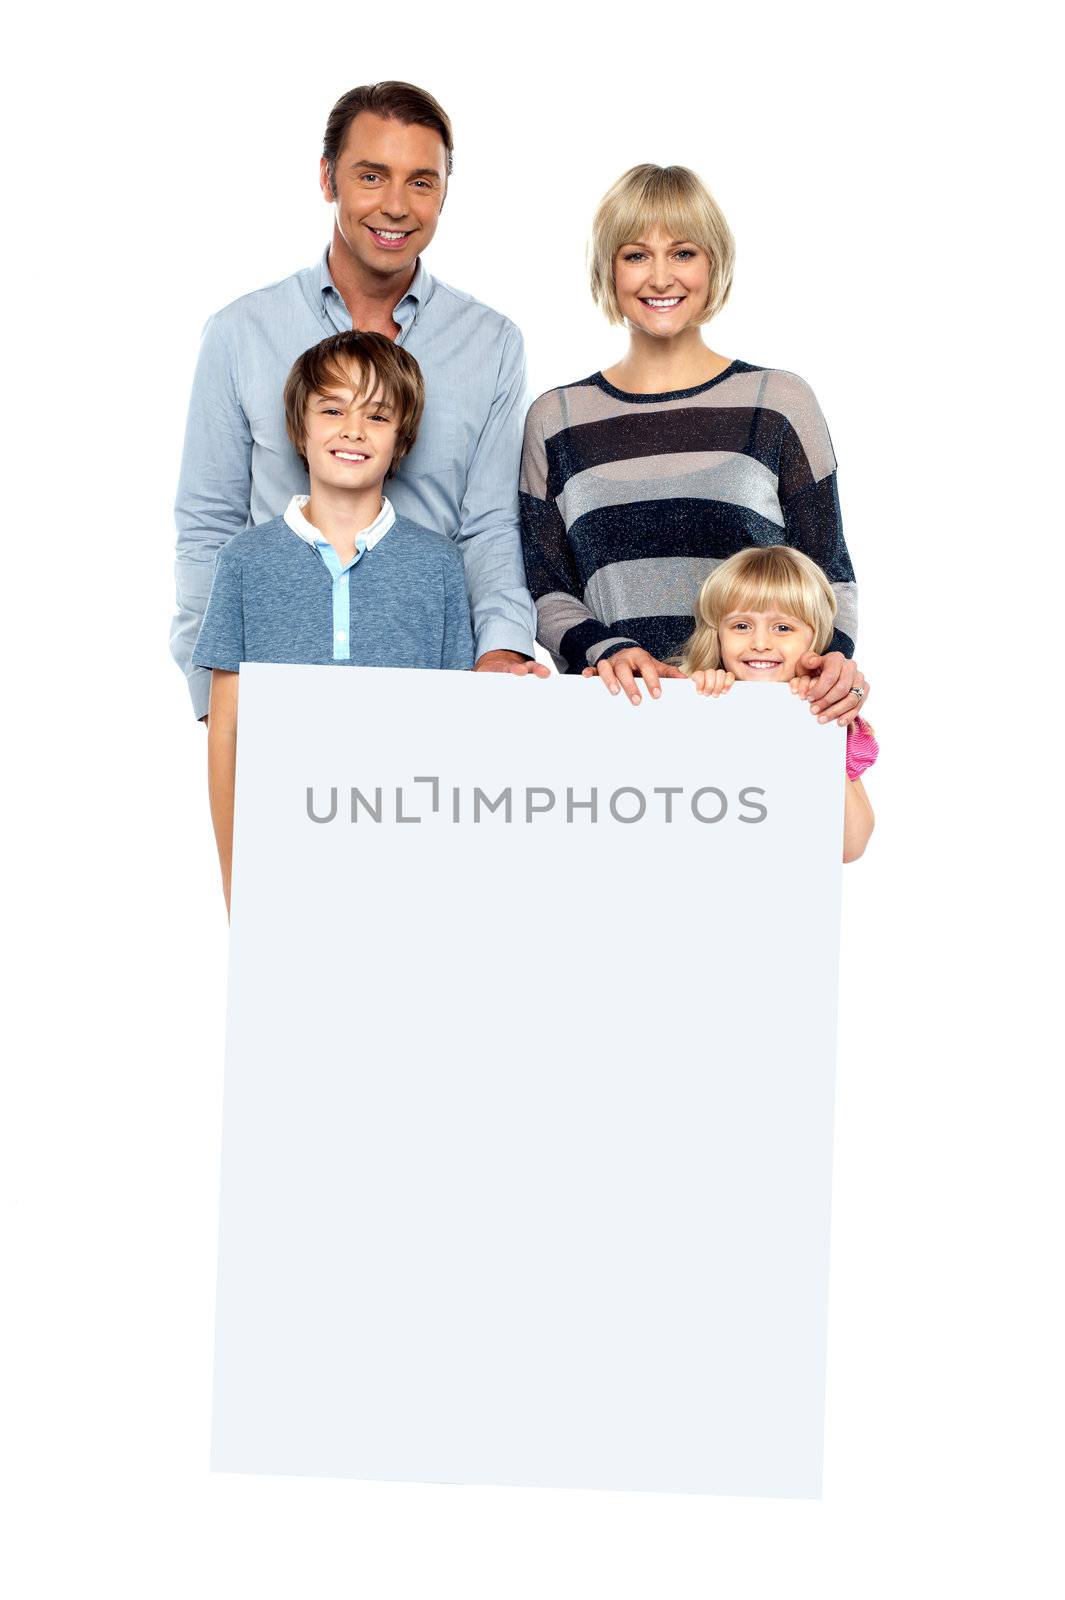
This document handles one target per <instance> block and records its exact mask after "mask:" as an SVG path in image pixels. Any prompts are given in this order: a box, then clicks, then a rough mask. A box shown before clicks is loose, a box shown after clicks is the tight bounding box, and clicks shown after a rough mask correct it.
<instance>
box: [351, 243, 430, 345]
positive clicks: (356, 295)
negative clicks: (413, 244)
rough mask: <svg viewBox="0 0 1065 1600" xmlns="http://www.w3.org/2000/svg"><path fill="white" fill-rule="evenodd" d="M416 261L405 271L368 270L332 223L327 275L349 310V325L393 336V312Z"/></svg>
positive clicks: (397, 326) (364, 330) (411, 274)
mask: <svg viewBox="0 0 1065 1600" xmlns="http://www.w3.org/2000/svg"><path fill="white" fill-rule="evenodd" d="M417 270H418V263H417V261H415V263H414V265H413V266H412V267H411V268H410V269H409V270H408V271H406V272H371V271H370V269H369V268H368V267H366V266H364V264H363V263H362V262H361V261H359V260H358V259H357V258H356V257H355V256H353V255H352V253H351V251H350V250H349V249H348V247H347V245H346V244H345V242H344V240H343V238H342V237H341V234H340V230H339V229H338V228H337V227H335V226H334V228H333V242H332V244H331V245H330V246H329V275H330V277H331V278H332V280H333V283H334V285H335V287H336V290H337V293H338V294H339V295H340V298H341V299H342V300H343V302H344V304H345V305H346V306H347V308H348V311H349V312H350V313H351V323H352V327H355V328H359V329H361V330H362V331H363V332H364V333H383V334H385V335H386V336H387V337H388V338H389V339H394V338H395V336H396V334H397V333H398V332H399V324H398V323H397V322H396V320H395V318H394V316H393V315H392V313H393V312H394V311H395V309H396V307H397V306H398V305H399V302H400V301H401V300H402V299H403V296H404V295H405V294H406V292H407V290H408V289H409V288H410V286H411V284H412V283H413V282H414V274H415V273H416V272H417Z"/></svg>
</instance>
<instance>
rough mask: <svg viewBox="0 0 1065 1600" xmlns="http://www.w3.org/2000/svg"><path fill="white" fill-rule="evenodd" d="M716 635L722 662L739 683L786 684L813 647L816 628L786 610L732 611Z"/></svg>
mask: <svg viewBox="0 0 1065 1600" xmlns="http://www.w3.org/2000/svg"><path fill="white" fill-rule="evenodd" d="M717 637H718V644H719V646H720V649H721V665H722V666H723V667H724V668H725V671H726V672H734V673H735V674H736V677H737V678H738V679H739V680H740V682H747V683H787V682H788V680H789V679H790V678H794V677H795V674H796V673H797V672H798V670H799V659H800V657H801V656H803V655H805V654H806V652H807V650H812V649H813V642H814V630H813V629H812V628H811V627H810V625H809V623H806V622H800V620H799V618H798V617H789V616H788V615H787V614H786V612H783V611H730V612H729V614H728V616H727V617H724V618H723V619H722V621H721V624H720V626H719V628H718V630H717Z"/></svg>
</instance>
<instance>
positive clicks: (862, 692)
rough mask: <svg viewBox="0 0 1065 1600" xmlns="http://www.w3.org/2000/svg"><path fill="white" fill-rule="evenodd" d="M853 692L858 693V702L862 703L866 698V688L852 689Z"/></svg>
mask: <svg viewBox="0 0 1065 1600" xmlns="http://www.w3.org/2000/svg"><path fill="white" fill-rule="evenodd" d="M851 694H856V695H857V696H858V704H859V705H861V703H862V701H863V700H864V699H865V690H864V689H852V690H851Z"/></svg>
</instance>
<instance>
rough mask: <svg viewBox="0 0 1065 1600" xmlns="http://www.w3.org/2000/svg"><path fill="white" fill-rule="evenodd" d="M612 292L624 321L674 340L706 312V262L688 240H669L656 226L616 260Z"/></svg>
mask: <svg viewBox="0 0 1065 1600" xmlns="http://www.w3.org/2000/svg"><path fill="white" fill-rule="evenodd" d="M614 292H615V293H616V295H617V298H618V305H619V306H620V307H621V314H622V316H623V317H624V318H625V320H626V322H629V323H631V324H632V326H633V327H636V328H641V329H642V330H643V331H644V333H650V334H653V335H654V336H655V337H657V338H660V339H669V338H672V337H673V336H674V335H675V334H678V333H681V332H682V331H683V330H684V329H685V328H687V327H689V326H690V325H691V323H692V322H694V321H695V320H696V319H697V318H698V317H700V316H701V315H702V313H703V312H704V311H705V310H706V302H707V299H708V298H709V295H710V257H709V256H708V255H707V253H706V251H705V250H702V249H700V248H699V246H698V245H697V244H693V243H692V242H691V240H690V239H671V238H670V237H669V235H668V234H666V233H664V232H663V230H662V229H661V228H659V227H656V228H655V229H654V231H653V232H652V233H649V234H648V235H647V237H646V238H645V239H635V240H633V241H632V243H630V244H623V245H622V247H621V249H620V250H619V251H618V253H617V255H616V256H615V257H614Z"/></svg>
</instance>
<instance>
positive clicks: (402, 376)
mask: <svg viewBox="0 0 1065 1600" xmlns="http://www.w3.org/2000/svg"><path fill="white" fill-rule="evenodd" d="M337 385H339V386H340V387H342V388H347V387H350V388H352V389H353V390H354V391H355V394H356V395H357V396H362V395H366V396H367V397H369V396H370V395H372V394H373V391H374V389H375V388H376V389H379V390H380V393H381V399H382V400H384V401H386V402H387V404H388V405H389V406H390V407H391V408H392V410H393V412H394V413H395V417H396V423H397V427H398V430H399V431H398V433H397V434H396V448H395V451H394V452H393V455H392V464H391V466H390V467H389V469H388V472H387V473H386V474H385V476H386V477H389V478H390V477H391V476H392V474H393V472H395V470H396V468H397V467H398V466H399V463H400V462H401V461H402V460H403V457H404V456H405V455H406V454H407V452H408V451H409V450H412V449H413V448H414V441H415V439H416V438H417V437H418V424H419V423H420V422H421V420H422V408H423V407H424V405H425V382H424V380H423V378H422V369H421V368H420V367H419V365H418V363H417V362H416V361H415V359H414V357H413V356H412V355H411V353H410V351H409V350H404V349H402V347H401V346H400V345H398V344H393V342H392V340H391V339H389V338H386V336H385V335H384V334H383V333H360V332H359V331H358V329H357V328H352V329H351V331H350V332H348V333H334V334H331V335H330V337H329V338H328V339H323V340H322V342H321V344H315V345H312V346H311V348H310V349H309V350H305V351H304V352H303V354H302V355H301V356H300V358H299V360H298V361H297V362H296V363H295V365H294V366H293V368H292V371H291V372H290V373H289V375H288V378H287V379H286V382H285V426H286V428H287V429H288V436H289V438H290V439H291V440H292V443H293V445H294V446H295V448H296V454H297V455H298V456H299V458H300V460H301V461H302V462H303V465H304V466H306V465H307V457H306V455H305V453H304V448H303V447H304V442H305V440H306V435H307V429H306V419H307V405H308V402H309V401H310V399H311V397H312V395H316V394H324V393H325V392H326V391H327V390H328V389H330V388H334V387H336V386H337Z"/></svg>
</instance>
